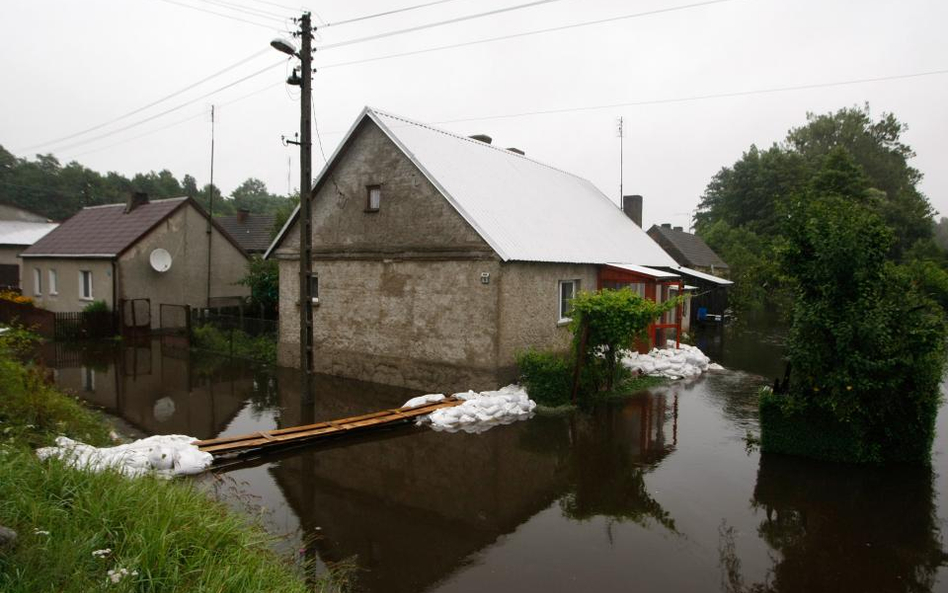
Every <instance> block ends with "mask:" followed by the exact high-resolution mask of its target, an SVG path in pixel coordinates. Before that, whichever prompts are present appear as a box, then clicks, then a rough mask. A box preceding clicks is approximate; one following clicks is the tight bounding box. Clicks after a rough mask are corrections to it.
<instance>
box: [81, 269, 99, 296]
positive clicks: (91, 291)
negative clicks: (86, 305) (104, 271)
mask: <svg viewBox="0 0 948 593" xmlns="http://www.w3.org/2000/svg"><path fill="white" fill-rule="evenodd" d="M84 274H88V275H89V294H88V296H87V295H86V293H85V282H84V278H85V276H84ZM92 280H93V278H92V270H79V300H82V301H93V300H95V289H94V285H93V282H92Z"/></svg>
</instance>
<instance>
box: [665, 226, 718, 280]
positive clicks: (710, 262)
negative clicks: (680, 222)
mask: <svg viewBox="0 0 948 593" xmlns="http://www.w3.org/2000/svg"><path fill="white" fill-rule="evenodd" d="M648 234H649V236H650V237H652V238H653V239H655V241H656V242H657V243H658V244H659V245H661V246H662V249H664V250H665V251H667V252H668V255H670V256H672V257H673V258H674V259H675V261H677V262H678V264H679V265H682V266H685V267H689V268H694V267H704V268H710V267H712V266H713V267H715V268H722V269H726V268H727V267H728V265H727V263H725V262H724V260H723V259H721V258H720V256H718V254H717V253H715V252H714V251H712V250H711V248H710V247H708V244H707V243H705V242H704V240H703V239H702V238H701V237H699V236H698V235H692V234H691V233H686V232H685V231H678V230H675V229H670V228H665V227H661V226H658V225H657V224H656V225H652V228H650V229H649V230H648Z"/></svg>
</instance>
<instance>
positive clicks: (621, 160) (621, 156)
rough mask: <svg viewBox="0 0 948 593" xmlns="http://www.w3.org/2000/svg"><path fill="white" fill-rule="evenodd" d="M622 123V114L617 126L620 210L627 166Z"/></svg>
mask: <svg viewBox="0 0 948 593" xmlns="http://www.w3.org/2000/svg"><path fill="white" fill-rule="evenodd" d="M622 124H623V121H622V116H621V115H620V116H619V120H618V122H617V127H616V135H618V136H619V209H620V210H621V209H622V193H623V187H622V186H623V182H624V178H623V174H624V172H625V171H624V169H625V168H624V167H623V164H624V162H625V154H624V152H625V130H624V128H623V127H622Z"/></svg>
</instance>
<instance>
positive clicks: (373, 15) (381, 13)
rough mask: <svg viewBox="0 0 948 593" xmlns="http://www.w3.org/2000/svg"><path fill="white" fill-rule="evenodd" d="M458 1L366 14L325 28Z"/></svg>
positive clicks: (437, 1) (431, 3)
mask: <svg viewBox="0 0 948 593" xmlns="http://www.w3.org/2000/svg"><path fill="white" fill-rule="evenodd" d="M455 1H456V0H435V1H434V2H425V3H424V4H415V5H414V6H406V7H404V8H395V9H392V10H386V11H384V12H376V13H375V14H366V15H363V16H357V17H353V18H351V19H344V20H341V21H335V22H331V23H324V24H323V27H333V26H337V25H347V24H349V23H356V22H359V21H367V20H369V19H374V18H378V17H382V16H388V15H390V14H398V13H400V12H408V11H409V10H417V9H419V8H425V7H428V6H434V5H436V4H445V3H447V2H455Z"/></svg>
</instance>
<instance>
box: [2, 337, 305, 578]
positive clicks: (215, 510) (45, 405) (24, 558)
mask: <svg viewBox="0 0 948 593" xmlns="http://www.w3.org/2000/svg"><path fill="white" fill-rule="evenodd" d="M109 430H110V427H109V426H108V425H107V423H106V422H105V421H104V419H102V418H101V417H99V416H98V415H97V414H96V413H94V412H92V411H90V410H88V409H86V408H85V407H84V406H83V405H82V404H80V403H79V402H78V401H77V400H76V399H74V398H72V397H69V396H67V395H65V394H63V393H60V392H58V391H57V390H55V389H53V388H52V387H50V386H48V385H47V384H46V383H45V382H44V380H43V374H42V372H41V371H40V370H38V369H36V368H33V367H31V366H29V365H25V364H22V363H20V362H18V361H17V360H16V359H15V358H14V357H13V356H12V355H11V353H10V350H9V349H8V348H3V347H2V344H0V525H4V526H6V527H9V528H12V529H14V530H16V532H17V533H18V535H19V538H18V541H17V544H16V546H15V547H14V548H13V549H12V550H6V551H0V590H2V591H5V592H6V591H9V592H23V593H26V592H30V593H32V592H38V591H44V592H45V591H64V592H76V593H79V592H87V591H106V590H108V591H175V592H189V591H241V592H244V591H268V592H269V591H287V592H289V591H294V592H295V591H309V590H312V587H310V586H308V585H307V584H306V582H305V581H304V579H303V576H302V574H301V571H300V570H299V569H298V568H296V567H294V566H293V565H292V564H291V563H289V561H288V560H286V559H283V558H280V557H278V556H277V555H275V554H274V553H273V552H271V551H270V550H269V547H268V543H269V541H270V539H269V536H267V535H266V534H265V533H264V532H263V531H262V530H261V529H259V528H257V527H254V526H249V525H248V523H247V520H246V518H244V517H242V516H238V515H235V514H232V513H231V512H229V511H228V510H227V509H225V507H224V506H223V505H221V504H219V503H217V502H215V501H212V500H211V499H210V498H208V496H207V495H206V494H205V493H204V492H202V491H201V490H199V489H198V488H197V487H195V486H194V485H192V484H191V483H190V482H189V481H186V480H180V481H164V480H159V479H156V478H141V479H135V480H132V479H127V478H123V477H121V476H120V475H118V474H116V473H113V472H106V473H101V474H91V473H86V472H83V471H79V470H75V469H71V468H69V467H66V466H65V465H63V464H62V463H60V462H57V461H50V462H40V461H39V460H38V459H37V458H36V455H35V454H34V453H33V448H34V447H36V446H40V445H48V444H51V443H52V440H53V438H54V437H55V436H56V435H60V434H64V435H67V436H70V437H73V438H76V439H80V440H83V441H86V442H89V443H92V444H96V445H104V444H108V441H109V436H108V433H109ZM104 550H107V551H104ZM96 551H102V552H98V553H97V554H98V555H96V554H93V552H96ZM100 556H101V557H100ZM122 569H125V571H126V572H125V573H122V572H121V570H122ZM109 571H114V572H113V574H117V575H118V582H113V578H111V577H110V575H109Z"/></svg>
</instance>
